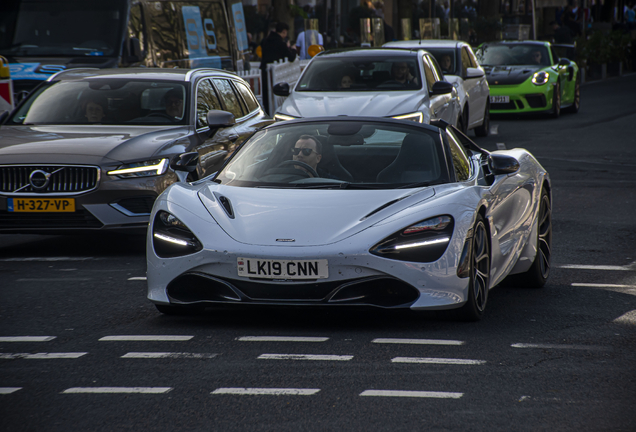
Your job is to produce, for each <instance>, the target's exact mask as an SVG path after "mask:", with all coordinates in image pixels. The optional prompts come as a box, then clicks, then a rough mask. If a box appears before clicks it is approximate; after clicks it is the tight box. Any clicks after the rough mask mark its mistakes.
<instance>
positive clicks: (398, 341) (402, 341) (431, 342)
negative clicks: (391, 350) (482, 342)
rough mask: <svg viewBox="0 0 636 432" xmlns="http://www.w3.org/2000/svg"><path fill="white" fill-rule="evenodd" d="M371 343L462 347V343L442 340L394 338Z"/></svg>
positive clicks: (380, 339)
mask: <svg viewBox="0 0 636 432" xmlns="http://www.w3.org/2000/svg"><path fill="white" fill-rule="evenodd" d="M371 342H372V343H385V344H412V345H464V341H456V340H443V339H395V338H377V339H373V340H372V341H371Z"/></svg>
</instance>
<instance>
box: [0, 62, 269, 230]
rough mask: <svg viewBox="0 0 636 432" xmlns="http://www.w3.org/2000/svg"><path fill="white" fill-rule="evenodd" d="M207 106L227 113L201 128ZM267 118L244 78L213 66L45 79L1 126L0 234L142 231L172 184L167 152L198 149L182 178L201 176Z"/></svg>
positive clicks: (88, 72) (73, 74) (60, 75)
mask: <svg viewBox="0 0 636 432" xmlns="http://www.w3.org/2000/svg"><path fill="white" fill-rule="evenodd" d="M215 110H222V111H228V112H229V113H231V114H233V117H234V119H232V116H229V115H228V116H225V117H224V118H227V119H228V121H227V122H226V123H224V124H223V125H219V124H214V125H209V124H208V113H209V112H210V111H215ZM210 118H219V117H218V116H217V117H210ZM272 122H273V120H272V119H270V118H269V117H267V116H266V114H265V112H264V111H263V110H262V109H261V106H260V105H259V103H258V101H257V100H256V98H255V97H254V94H253V93H252V91H251V90H250V87H249V85H248V84H247V83H246V82H245V80H243V79H241V78H239V77H238V76H236V75H234V74H232V73H228V72H224V71H222V70H216V69H148V68H136V69H101V70H98V69H72V70H68V71H65V72H61V73H58V74H56V75H53V76H52V77H51V78H49V79H48V80H47V81H46V82H44V83H43V84H41V85H40V86H39V87H37V88H36V89H35V90H33V92H32V93H31V94H30V95H29V97H28V98H27V99H26V100H24V101H23V102H22V103H21V105H20V106H18V107H17V108H16V109H15V110H14V111H13V112H12V113H11V114H10V115H8V116H7V117H6V118H5V119H4V122H3V124H2V126H1V127H0V233H2V232H4V233H62V232H74V231H79V230H90V231H100V230H120V231H125V232H130V230H137V231H140V232H143V230H145V229H146V227H147V225H148V217H149V214H150V211H151V209H152V205H153V203H154V200H155V198H156V197H157V196H158V195H159V194H160V193H161V192H162V191H163V190H164V189H165V188H166V187H167V186H168V185H170V184H171V183H173V182H175V181H176V180H177V174H176V173H175V171H173V170H172V168H171V167H170V164H171V161H173V160H174V158H175V157H177V156H178V155H180V154H183V153H186V152H198V154H199V163H198V165H197V167H196V171H194V172H192V173H191V174H190V176H191V177H190V179H192V180H196V179H197V178H202V177H205V176H208V175H210V174H212V173H214V172H216V171H218V170H219V168H220V167H221V166H222V165H223V163H224V162H225V160H226V159H227V158H228V157H229V155H230V154H231V153H232V152H233V151H234V149H236V147H238V146H239V145H240V144H241V143H242V142H243V141H244V140H245V139H246V138H247V137H248V136H250V135H251V134H252V133H253V132H255V131H256V130H258V129H260V128H261V127H263V126H265V125H268V124H270V123H272Z"/></svg>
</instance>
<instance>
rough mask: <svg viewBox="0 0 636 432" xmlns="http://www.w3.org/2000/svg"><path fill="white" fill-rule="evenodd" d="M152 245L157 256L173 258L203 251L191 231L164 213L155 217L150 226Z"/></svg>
mask: <svg viewBox="0 0 636 432" xmlns="http://www.w3.org/2000/svg"><path fill="white" fill-rule="evenodd" d="M152 245H153V247H154V249H155V253H156V254H157V256H159V257H161V258H174V257H179V256H184V255H190V254H193V253H195V252H199V251H200V250H201V249H203V245H202V244H201V242H200V241H199V239H198V238H196V236H195V235H194V234H192V231H190V230H189V229H188V227H187V226H186V225H185V224H184V223H183V222H181V221H180V220H179V219H177V217H176V216H175V215H173V214H171V213H168V212H166V211H163V210H161V211H159V212H157V214H156V215H155V221H154V223H153V226H152Z"/></svg>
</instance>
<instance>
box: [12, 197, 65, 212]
mask: <svg viewBox="0 0 636 432" xmlns="http://www.w3.org/2000/svg"><path fill="white" fill-rule="evenodd" d="M7 210H9V211H10V212H34V213H52V212H56V213H57V212H74V211H75V199H74V198H9V199H7Z"/></svg>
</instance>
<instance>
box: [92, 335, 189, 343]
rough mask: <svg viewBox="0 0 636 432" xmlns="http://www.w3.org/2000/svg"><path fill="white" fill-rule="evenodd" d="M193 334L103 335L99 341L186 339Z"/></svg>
mask: <svg viewBox="0 0 636 432" xmlns="http://www.w3.org/2000/svg"><path fill="white" fill-rule="evenodd" d="M193 337H194V336H171V335H123V336H104V337H103V338H101V339H99V340H100V341H116V342H132V341H145V342H147V341H188V340H190V339H192V338H193Z"/></svg>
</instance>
